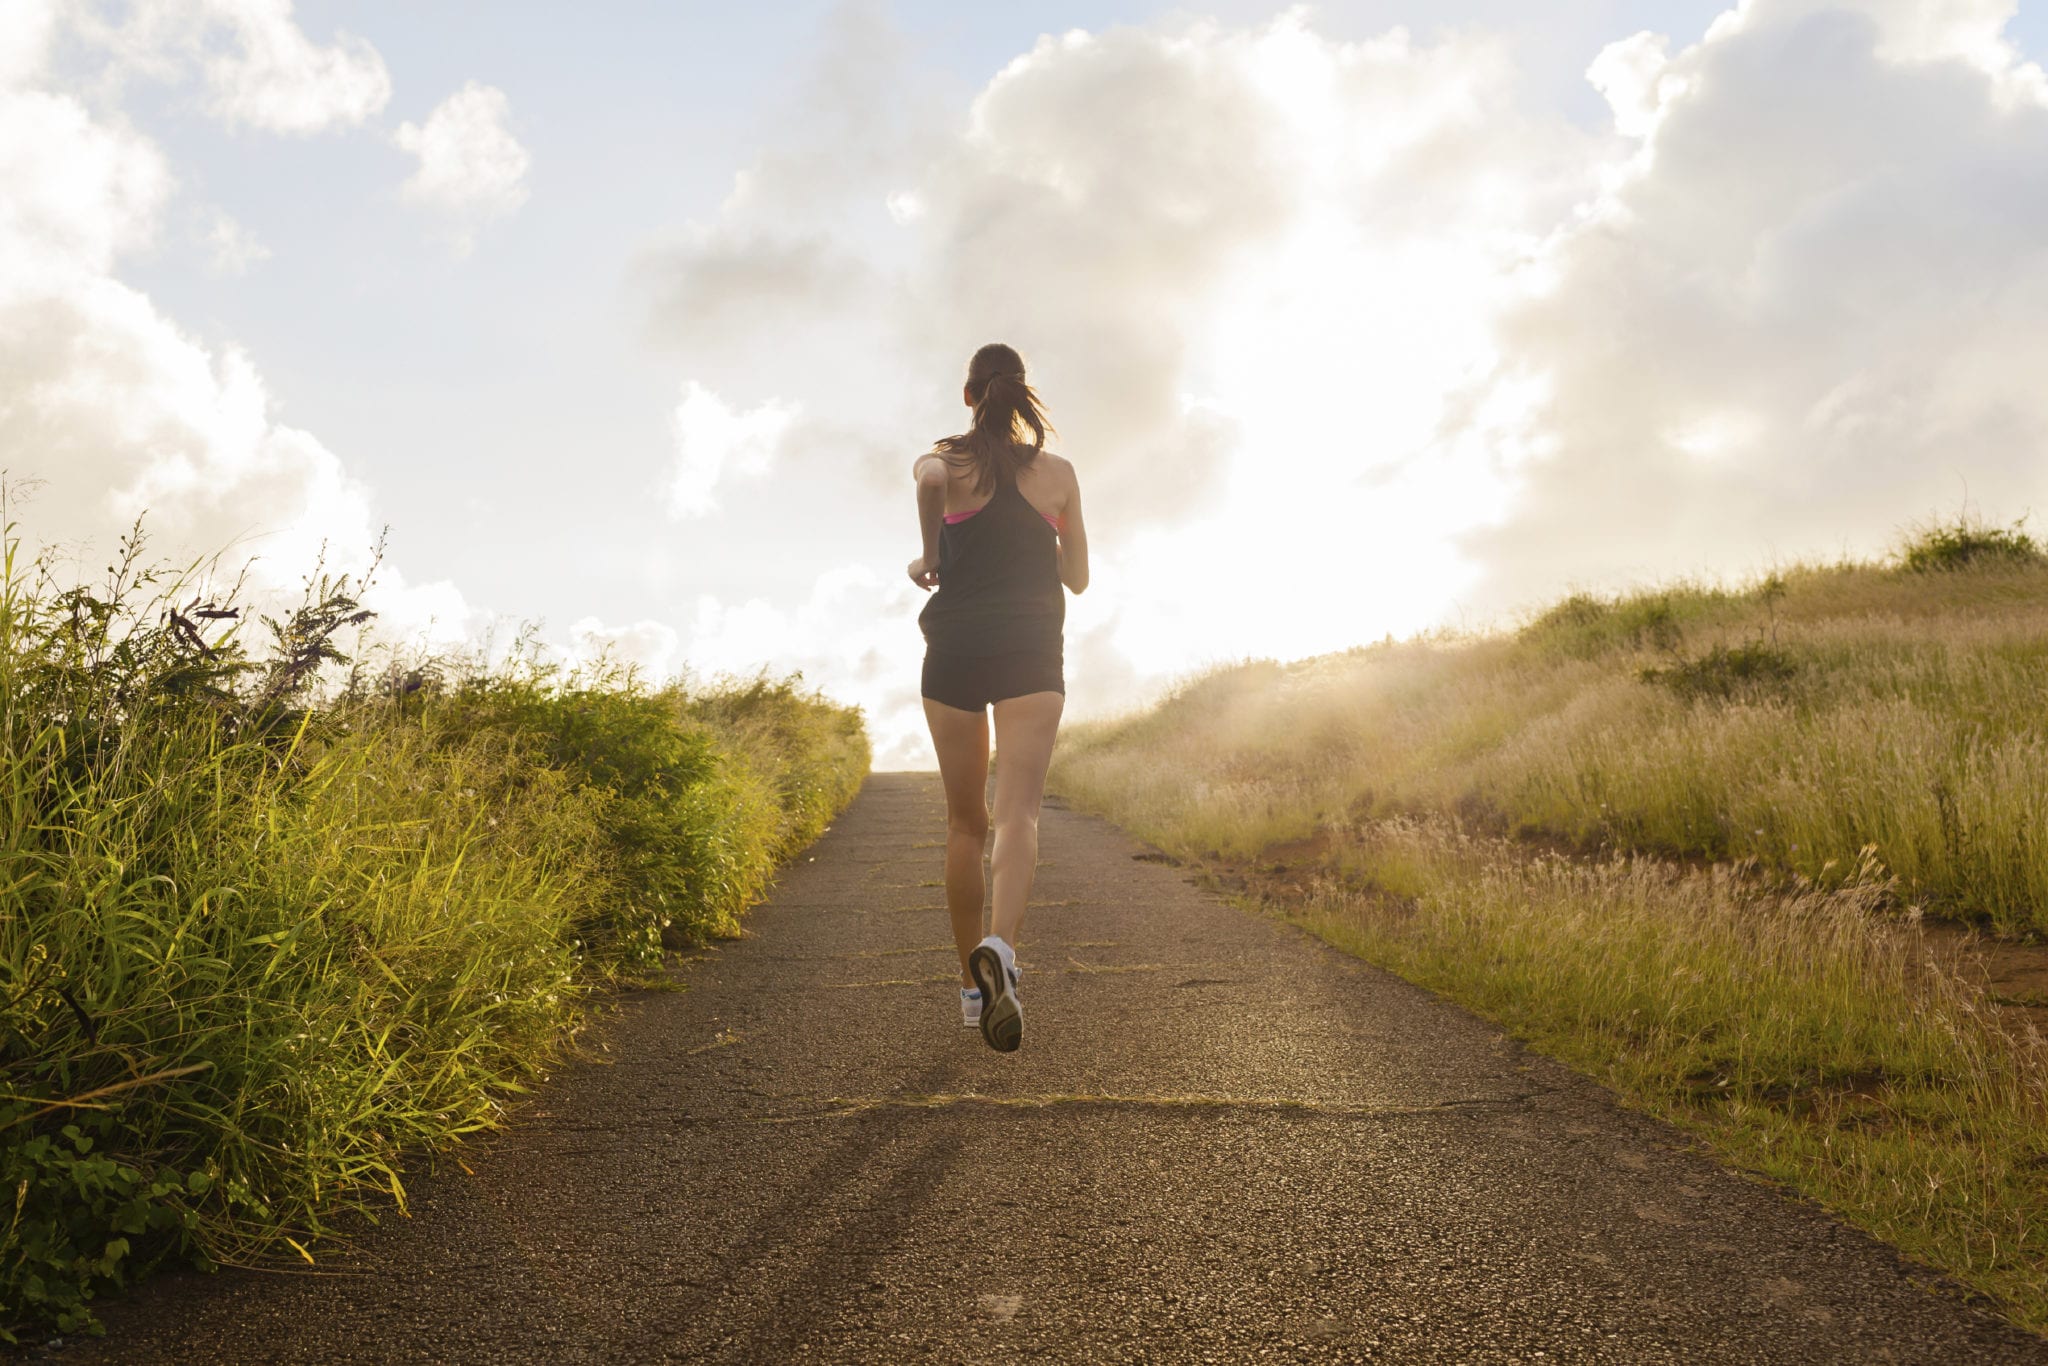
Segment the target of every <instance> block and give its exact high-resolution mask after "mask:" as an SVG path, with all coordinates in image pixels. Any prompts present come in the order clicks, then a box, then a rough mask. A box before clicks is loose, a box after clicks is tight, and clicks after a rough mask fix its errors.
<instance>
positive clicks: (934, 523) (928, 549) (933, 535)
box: [910, 454, 946, 589]
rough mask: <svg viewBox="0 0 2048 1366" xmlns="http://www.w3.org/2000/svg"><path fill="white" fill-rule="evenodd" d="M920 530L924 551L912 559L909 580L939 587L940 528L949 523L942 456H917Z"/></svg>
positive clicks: (929, 587)
mask: <svg viewBox="0 0 2048 1366" xmlns="http://www.w3.org/2000/svg"><path fill="white" fill-rule="evenodd" d="M915 473H916V476H917V529H918V532H919V534H920V535H921V536H922V537H923V545H924V553H923V554H921V555H920V556H918V558H916V559H914V560H912V561H911V562H910V581H911V582H912V583H914V584H916V585H917V586H918V587H919V588H923V589H932V588H936V587H938V586H939V528H940V527H942V526H944V525H945V522H946V462H945V460H944V459H943V458H941V457H940V456H938V455H936V454H933V455H923V456H919V457H918V461H917V465H916V467H915Z"/></svg>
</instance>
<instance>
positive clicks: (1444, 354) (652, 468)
mask: <svg viewBox="0 0 2048 1366" xmlns="http://www.w3.org/2000/svg"><path fill="white" fill-rule="evenodd" d="M2044 15H2048V9H2044V8H2043V7H2042V6H2040V5H2038V4H2034V3H2031V2H2030V3H2027V4H2024V5H2023V4H2018V3H2013V2H2012V0H2005V2H2003V3H2001V2H2000V0H1744V3H1742V4H1740V5H1733V6H1724V5H1718V4H1709V3H1691V2H1690V0H1677V2H1675V3H1659V4H1655V5H1651V4H1627V3H1618V2H1615V0H1599V2H1596V0H1568V2H1566V3H1559V4H1554V5H1544V6H1540V7H1537V6H1526V5H1521V4H1507V3H1482V2H1481V0H1458V2H1456V3H1446V4H1429V5H1424V4H1421V3H1391V2H1390V0H1375V2H1374V3H1358V4H1336V3H1333V4H1326V5H1314V6H1280V5H1261V4H1235V3H1233V4H1221V5H1217V6H1212V7H1186V6H1180V5H1155V4H1138V3H1131V4H1106V5H1097V6H1084V5H1074V4H1058V5H1048V6H1031V7H1000V8H998V7H984V6H976V7H960V6H947V5H941V4H937V3H909V2H908V0H906V2H905V3H893V4H891V3H871V4H858V3H855V4H823V3H804V4H792V5H786V6H784V5H778V6H768V7H761V6H756V7H744V8H740V9H735V8H733V7H728V6H712V5H696V4H692V5H681V6H668V5H653V4H619V5H609V6H602V7H575V8H573V9H571V8H569V7H561V6H540V5H497V4H484V3H481V2H480V0H479V2H478V3H462V4H440V5H434V6H418V5H408V4H400V3H396V0H380V2H377V3H359V4H347V5H344V4H339V3H321V4H305V3H302V4H299V5H296V6H294V5H292V4H290V3H289V0H143V2H142V3H136V4H128V5H123V4H98V3H88V2H87V0H0V177H4V184H5V185H6V187H7V191H6V194H5V195H4V197H0V466H4V468H5V470H6V471H7V477H8V479H9V480H10V481H12V482H14V483H15V484H16V485H17V487H19V486H20V485H22V484H23V483H24V482H26V483H28V484H30V485H32V491H31V494H30V496H29V498H28V500H27V501H26V502H25V503H23V502H20V501H18V500H17V503H16V506H15V507H14V516H15V518H16V520H17V521H18V522H19V523H20V526H21V529H22V531H23V533H24V534H25V535H26V536H27V537H28V538H29V539H30V540H31V541H32V542H36V543H43V544H50V545H55V546H60V547H67V548H72V550H73V552H74V553H75V554H76V556H77V558H78V560H79V562H80V563H82V564H93V563H96V561H94V559H93V556H95V555H98V554H100V553H102V552H103V551H104V550H106V549H107V548H109V547H111V546H112V544H113V543H114V541H115V539H116V538H117V537H118V536H119V534H120V533H121V532H122V530H123V529H124V528H125V526H126V524H127V523H128V521H129V520H131V519H132V518H133V517H135V516H136V515H138V514H140V513H143V512H145V511H146V512H147V514H148V521H147V525H148V526H149V527H150V528H151V530H152V533H153V535H154V537H155V538H156V544H157V545H158V546H159V547H160V548H161V549H163V550H164V551H165V552H167V553H175V554H177V555H181V556H182V555H197V554H203V553H209V552H213V551H219V550H223V549H232V551H233V552H234V553H235V554H237V555H240V554H253V555H255V556H257V557H258V571H257V573H258V581H259V582H260V583H267V584H274V585H280V586H283V585H289V584H291V583H293V582H295V581H296V580H297V578H298V576H300V575H301V574H303V573H304V572H305V570H306V569H307V567H308V566H309V565H310V564H311V563H313V561H314V560H315V558H316V557H317V556H319V555H320V554H321V547H322V546H323V545H324V546H325V548H326V549H325V553H326V557H327V561H328V563H329V564H330V565H334V566H338V567H342V568H358V567H360V566H362V565H363V564H365V563H367V560H368V557H369V555H370V553H371V548H372V546H373V545H374V544H375V543H376V541H377V539H378V535H379V531H380V529H381V528H383V527H384V526H386V525H388V526H389V527H390V528H391V531H390V543H389V544H390V548H389V557H388V561H387V568H386V570H385V572H384V575H383V582H382V587H381V589H380V594H379V598H378V600H377V606H378V607H379V608H380V610H381V611H382V613H383V616H384V624H385V630H386V632H387V634H389V635H392V636H393V637H395V638H404V637H407V636H412V635H417V634H425V635H427V636H428V637H429V638H431V639H433V640H437V641H443V642H450V641H463V640H478V639H482V638H483V637H485V636H486V635H488V634H494V633H495V634H497V635H500V636H502V635H503V634H505V632H506V629H507V627H508V625H509V624H510V623H515V622H519V621H538V622H540V623H541V632H542V635H543V636H544V637H545V638H546V639H547V640H549V641H550V642H552V643H553V644H555V645H556V646H557V647H559V648H560V649H561V650H563V651H564V652H566V653H568V654H570V655H574V656H579V657H587V656H589V655H591V654H592V653H594V652H596V651H598V650H601V649H609V650H611V651H613V652H614V653H615V654H616V655H617V656H619V657H620V658H623V659H627V660H630V661H633V662H636V663H638V664H639V665H641V666H642V667H643V668H644V669H645V670H647V671H648V672H649V673H650V674H651V675H655V676H672V675H676V674H678V673H683V672H686V671H687V672H688V673H691V674H693V675H698V676H709V675H715V674H718V673H723V672H736V673H742V674H751V673H753V672H755V671H757V670H759V669H762V668H766V669H768V670H770V671H773V672H776V673H782V672H787V671H791V670H801V671H802V673H803V676H804V678H805V679H806V680H807V681H809V682H811V683H814V684H817V685H818V686H820V687H821V688H823V689H824V690H825V691H826V692H827V693H828V694H829V695H831V696H833V697H835V698H838V699H842V700H845V701H849V702H854V703H858V704H859V705H860V706H861V707H862V708H863V709H864V710H865V713H866V716H867V719H868V725H869V730H870V733H871V735H872V737H873V740H874V748H875V761H876V766H877V767H878V768H885V769H886V768H901V767H928V766H930V764H931V757H930V750H929V743H928V741H927V739H926V738H925V733H924V723H923V720H922V716H921V712H920V709H919V701H918V688H917V678H918V661H919V657H920V654H921V652H922V641H921V639H920V637H919V634H918V630H917V626H916V623H915V616H916V613H917V610H918V607H919V604H920V602H921V601H922V596H923V595H922V593H921V592H920V591H919V590H918V589H917V588H916V587H915V586H914V585H912V584H911V582H910V581H909V579H908V578H907V576H906V575H905V572H904V566H905V563H906V562H907V561H908V560H909V559H910V558H911V557H912V556H913V555H914V554H916V553H917V549H918V540H917V526H916V518H915V512H914V505H913V497H912V488H911V480H910V468H911V461H912V459H913V457H915V456H916V455H917V454H919V453H920V452H922V451H925V450H927V449H929V447H930V444H931V442H932V441H933V440H934V439H935V438H937V437H939V436H942V435H945V434H947V433H950V432H956V431H959V430H961V429H962V428H963V426H964V425H965V421H966V416H967V414H966V410H965V409H964V407H963V406H962V405H961V402H960V385H961V381H962V377H963V373H964V368H965V365H966V362H967V358H968V356H969V354H970V353H971V352H972V351H973V350H974V348H975V347H976V346H978V345H980V344H981V343H984V342H988V341H998V340H999V341H1006V342H1009V343H1011V344H1013V345H1015V346H1016V347H1017V348H1018V350H1019V351H1020V352H1021V353H1022V354H1023V356H1024V357H1025V360H1026V361H1027V363H1028V364H1029V366H1030V373H1031V379H1032V382H1033V383H1034V384H1035V385H1036V386H1037V388H1038V391H1039V393H1040V394H1041V396H1042V397H1043V398H1044V400H1045V402H1046V404H1047V405H1048V408H1049V410H1050V413H1051V416H1052V418H1053V421H1054V422H1055V424H1056V425H1057V427H1058V436H1057V438H1056V439H1055V441H1054V442H1053V446H1054V448H1055V449H1057V450H1059V451H1060V452H1061V453H1063V454H1065V455H1067V456H1068V457H1070V458H1071V459H1072V460H1073V461H1074V463H1075V465H1076V467H1077V469H1078V471H1079V475H1080V479H1081V485H1082V489H1083V491H1084V497H1085V499H1086V506H1087V510H1088V524H1089V528H1090V541H1091V543H1092V553H1093V560H1094V569H1093V586H1092V587H1091V588H1090V590H1089V591H1088V592H1087V593H1086V594H1085V595H1084V596H1082V597H1079V598H1075V599H1073V600H1071V601H1070V604H1069V611H1068V618H1067V660H1068V665H1067V667H1068V687H1069V692H1070V699H1071V706H1072V714H1073V715H1075V716H1078V717H1087V716H1091V715H1101V714H1105V713H1109V712H1116V711H1121V710H1125V709H1128V708H1130V707H1132V706H1134V705H1136V704H1138V703H1139V702H1142V701H1145V700H1148V699H1150V698H1152V697H1155V696H1157V695H1158V693H1159V692H1160V691H1161V690H1162V689H1163V688H1165V687H1167V686H1170V685H1171V684H1172V683H1173V682H1174V681H1175V680H1177V679H1180V678H1183V677H1185V676H1187V675H1188V674H1189V673H1191V672H1192V671H1195V670H1197V669H1199V668H1201V667H1202V666H1204V665H1206V664H1209V663H1213V662H1215V661H1219V660H1231V659H1239V658H1244V657H1248V656H1271V657H1276V658H1293V657H1299V656H1303V655H1308V654H1314V653H1320V652H1326V651H1332V650H1340V649H1343V648H1346V647H1348V646H1351V645H1359V644H1365V643H1369V642H1372V641H1377V640H1379V639H1381V638H1383V637H1384V636H1387V635H1389V634H1391V635H1394V636H1397V637H1399V636H1406V635H1410V634H1413V633H1417V632H1422V631H1426V630H1430V629H1432V628H1437V627H1444V626H1449V627H1462V628H1479V627H1482V626H1485V625H1487V624H1489V623H1494V622H1500V621H1507V620H1512V619H1513V615H1514V614H1515V613H1516V612H1518V611H1520V610H1522V609H1525V608H1528V607H1531V606H1535V605H1539V604H1542V603H1544V602H1546V601H1549V600H1551V599H1553V598H1555V597H1556V596H1557V595H1558V594H1559V593H1561V592H1563V591H1566V590H1568V589H1571V588H1574V587H1589V588H1595V589H1600V588H1613V587H1619V586H1621V585H1623V584H1627V583H1633V582H1640V581H1642V580H1645V579H1654V578H1659V577H1667V576H1675V575H1682V574H1691V575H1706V576H1721V575H1730V576H1732V575H1741V574H1746V573H1749V572H1750V571H1753V570H1757V569H1760V568H1763V567H1765V566H1766V565H1768V564H1769V563H1771V562H1772V561H1773V560H1781V559H1788V558H1799V557H1808V558H1832V557H1834V556H1836V555H1838V554H1842V553H1851V554H1870V553H1874V552H1877V551H1881V550H1882V549H1884V548H1885V547H1886V546H1887V545H1888V544H1889V543H1890V542H1891V540H1892V539H1893V537H1894V535H1895V534H1896V532H1897V530H1898V528H1899V527H1900V526H1901V525H1902V524H1903V523H1905V522H1908V521H1911V520H1913V519H1916V518H1919V517H1923V516H1927V515H1931V514H1935V513H1939V512H1942V511H1948V510H1953V509H1955V508H1957V507H1958V506H1960V505H1962V504H1963V503H1964V502H1965V501H1966V500H1967V502H1968V503H1969V505H1970V506H1972V507H1974V508H1977V509H1980V510H1981V511H1982V512H1983V513H1984V514H1985V515H1986V516H1988V517H1990V518H1992V519H1994V520H2000V521H2010V520H2012V519H2014V518H2017V517H2020V516H2021V515H2023V514H2025V513H2027V512H2029V511H2030V510H2033V509H2036V508H2038V507H2039V506H2041V505H2042V503H2043V501H2044V498H2043V495H2044V494H2048V462H2044V460H2043V459H2042V453H2043V450H2044V445H2048V442H2044V438H2048V385H2044V384H2042V382H2041V378H2040V377H2041V375H2042V374H2043V373H2044V371H2048V255H2044V253H2043V250H2042V244H2043V242H2044V240H2048V237H2044V230H2048V77H2044V75H2043V72H2042V70H2041V68H2040V66H2039V65H2037V60H2038V58H2039V57H2040V55H2041V54H2042V52H2043V49H2044V46H2048V17H2044Z"/></svg>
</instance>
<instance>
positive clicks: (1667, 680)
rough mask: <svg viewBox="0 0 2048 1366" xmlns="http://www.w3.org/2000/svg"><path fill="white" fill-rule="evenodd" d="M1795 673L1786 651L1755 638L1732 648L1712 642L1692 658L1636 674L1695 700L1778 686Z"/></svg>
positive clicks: (1724, 698)
mask: <svg viewBox="0 0 2048 1366" xmlns="http://www.w3.org/2000/svg"><path fill="white" fill-rule="evenodd" d="M1798 674H1799V666H1798V665H1797V664H1796V663H1794V662H1793V660H1792V657H1791V656H1790V655H1788V654H1786V653H1785V652H1784V651H1783V650H1781V649H1779V648H1777V647H1776V646H1774V645H1767V644H1765V643H1764V642H1762V641H1760V640H1759V641H1751V642H1749V643H1748V644H1746V645H1737V646H1736V647H1735V648H1733V649H1730V648H1728V647H1727V646H1725V645H1716V646H1715V647H1714V648H1713V649H1711V650H1709V651H1707V653H1705V654H1703V655H1700V656H1698V657H1697V658H1695V659H1681V660H1679V661H1678V662H1677V663H1675V664H1669V665H1664V666H1662V667H1651V668H1646V669H1643V670H1642V671H1641V672H1640V673H1639V674H1637V677H1639V678H1641V679H1642V680H1643V682H1645V683H1652V684H1656V685H1657V686H1659V687H1664V688H1669V689H1670V690H1671V691H1672V692H1674V693H1676V694H1677V695H1678V696H1680V697H1682V698H1684V699H1685V700H1686V701H1688V702H1699V701H1707V700H1712V701H1727V700H1728V699H1730V698H1734V697H1754V696H1756V695H1758V694H1761V693H1768V692H1771V691H1775V690H1779V689H1782V688H1783V686H1784V685H1785V684H1787V683H1789V682H1791V681H1792V679H1794V678H1795V677H1797V676H1798Z"/></svg>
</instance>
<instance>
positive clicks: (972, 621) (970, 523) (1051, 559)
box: [917, 479, 1067, 656]
mask: <svg viewBox="0 0 2048 1366" xmlns="http://www.w3.org/2000/svg"><path fill="white" fill-rule="evenodd" d="M1066 615H1067V599H1066V594H1065V593H1064V592H1063V591H1062V590H1061V587H1060V562H1059V535H1058V533H1056V532H1055V531H1054V530H1053V529H1052V527H1051V525H1050V524H1049V523H1047V521H1046V520H1045V518H1044V517H1043V516H1041V515H1040V514H1039V511H1038V509H1037V508H1034V507H1033V506H1031V503H1030V500H1029V499H1027V498H1025V496H1024V495H1023V494H1022V493H1021V492H1019V491H1018V489H1017V485H1016V482H1015V481H1014V480H1008V479H999V480H998V482H997V484H996V492H995V496H994V497H993V498H991V499H989V500H988V502H987V503H985V504H983V505H982V508H981V510H980V511H979V512H977V513H975V514H974V515H973V516H972V517H969V518H966V519H965V520H963V521H959V522H949V523H947V524H946V525H945V526H944V527H943V528H941V530H940V532H939V586H938V588H937V589H936V590H935V591H934V592H933V593H932V596H931V600H930V601H928V602H926V603H925V605H924V611H922V612H921V613H919V614H918V618H917V624H918V625H919V626H921V627H923V628H924V639H925V644H926V645H927V646H928V647H930V649H931V650H932V651H933V652H935V653H938V654H950V655H976V656H981V655H1001V654H1021V653H1024V652H1026V651H1039V652H1042V651H1051V652H1052V653H1054V654H1057V653H1059V650H1060V645H1061V627H1062V626H1063V625H1064V624H1065V622H1066Z"/></svg>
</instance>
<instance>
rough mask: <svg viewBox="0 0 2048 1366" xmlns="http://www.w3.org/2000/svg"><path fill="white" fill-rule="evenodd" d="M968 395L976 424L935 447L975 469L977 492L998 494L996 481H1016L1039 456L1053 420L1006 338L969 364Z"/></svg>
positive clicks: (957, 464) (952, 461)
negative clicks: (1046, 413) (1047, 413)
mask: <svg viewBox="0 0 2048 1366" xmlns="http://www.w3.org/2000/svg"><path fill="white" fill-rule="evenodd" d="M967 397H968V398H970V399H972V400H973V401H974V425H973V426H972V427H970V428H968V429H967V430H966V431H964V432H962V433H961V434H960V435H958V436H947V437H941V438H940V439H939V442H938V445H937V446H936V449H937V451H938V452H939V454H940V455H942V456H944V457H945V459H946V464H947V465H948V466H950V467H952V468H953V469H956V470H973V471H974V491H975V492H976V493H993V492H994V491H995V487H996V481H997V480H999V479H1001V480H1006V481H1008V482H1010V483H1015V482H1016V481H1017V475H1018V474H1019V473H1020V472H1022V471H1023V470H1024V469H1025V468H1026V467H1027V466H1028V465H1030V463H1031V462H1032V461H1033V460H1036V459H1037V458H1038V453H1039V452H1040V451H1042V450H1044V449H1045V434H1046V433H1047V432H1049V431H1051V430H1052V424H1051V423H1050V422H1048V421H1046V418H1045V409H1044V408H1043V407H1042V406H1041V405H1040V404H1039V402H1038V395H1037V394H1035V393H1033V392H1032V389H1031V386H1030V385H1029V384H1026V383H1025V382H1024V358H1023V357H1022V356H1020V355H1018V354H1017V353H1016V351H1015V350H1014V349H1012V348H1010V347H1008V346H1005V345H1003V344H1002V343H1001V342H990V343H989V344H988V345H987V346H984V347H982V348H981V350H979V351H977V352H975V353H974V359H973V360H970V361H969V362H967ZM1027 433H1028V434H1029V435H1030V438H1031V439H1030V442H1029V444H1026V442H1025V439H1024V438H1025V435H1026V434H1027Z"/></svg>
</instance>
